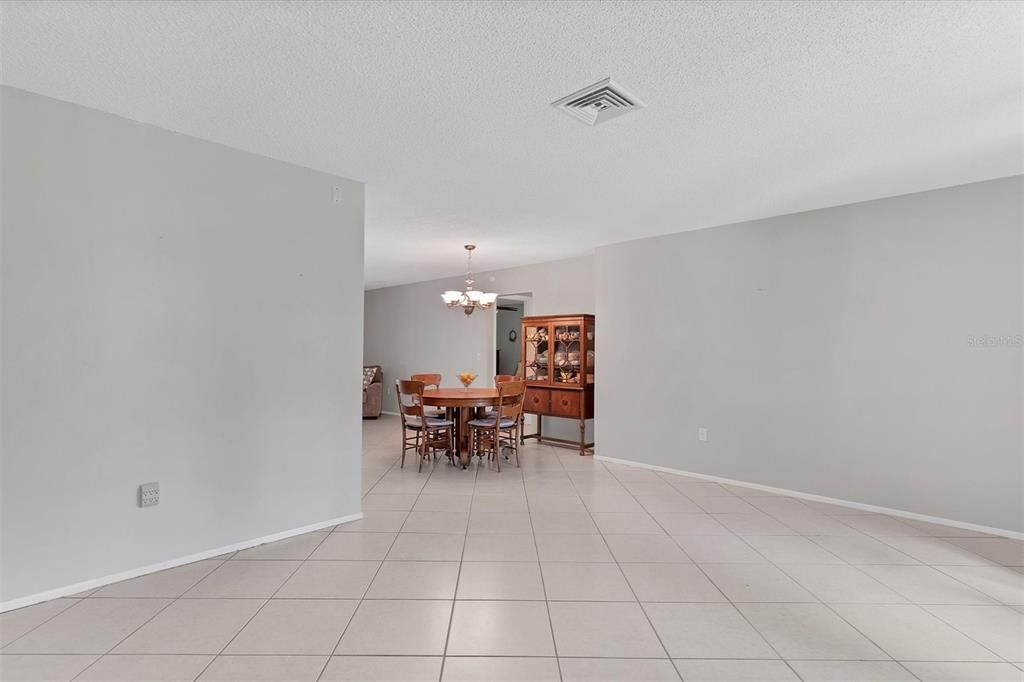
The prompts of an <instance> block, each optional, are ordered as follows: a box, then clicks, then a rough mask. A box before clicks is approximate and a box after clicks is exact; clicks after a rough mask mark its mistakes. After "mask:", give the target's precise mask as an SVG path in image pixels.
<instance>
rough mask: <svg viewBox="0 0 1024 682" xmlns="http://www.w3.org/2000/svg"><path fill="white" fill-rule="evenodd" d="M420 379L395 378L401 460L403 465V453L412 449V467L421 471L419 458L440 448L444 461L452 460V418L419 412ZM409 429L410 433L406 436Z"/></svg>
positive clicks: (453, 426)
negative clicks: (416, 460) (414, 463)
mask: <svg viewBox="0 0 1024 682" xmlns="http://www.w3.org/2000/svg"><path fill="white" fill-rule="evenodd" d="M423 388H424V384H423V382H422V381H412V380H411V379H409V380H404V379H399V380H398V381H396V382H395V391H396V392H397V393H398V413H399V416H400V417H401V420H402V463H401V465H400V467H399V468H402V467H405V453H406V451H407V450H410V449H411V450H413V451H414V452H416V454H417V455H419V460H420V462H419V466H418V467H417V468H416V471H423V460H425V459H429V458H430V457H431V454H434V455H436V453H437V452H438V451H439V450H444V452H445V454H446V455H447V456H448V461H450V462H452V463H453V464H454V461H455V460H454V455H455V422H453V421H452V420H450V419H439V418H437V417H431V416H429V415H427V414H425V413H424V412H423ZM410 432H411V433H412V435H411V436H410V435H409V434H410Z"/></svg>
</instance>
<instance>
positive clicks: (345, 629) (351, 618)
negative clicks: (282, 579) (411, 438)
mask: <svg viewBox="0 0 1024 682" xmlns="http://www.w3.org/2000/svg"><path fill="white" fill-rule="evenodd" d="M402 435H403V438H404V435H405V434H404V433H403V434H402ZM400 460H401V454H399V455H398V456H397V457H395V458H394V459H393V460H392V461H391V466H389V467H388V468H387V469H386V470H385V471H384V473H382V474H381V475H380V476H379V477H378V478H377V480H376V481H374V483H373V485H372V486H370V488H369V489H368V490H367V491H366V492H365V493H363V494H362V495H361V496H360V498H359V507H360V509H362V506H363V500H364V498H365V497H366V496H367V495H369V494H370V491H372V490H373V489H374V488H376V487H377V485H378V484H379V483H380V482H381V481H382V480H384V477H385V476H387V475H388V474H389V473H391V472H392V471H393V470H394V468H395V465H397V464H398V463H399V461H400ZM360 465H361V462H360ZM428 478H429V476H428ZM424 485H426V481H424ZM422 490H423V487H422V486H421V487H420V492H418V493H416V500H418V499H419V496H420V494H422ZM416 500H413V506H415V504H416ZM411 513H412V507H410V510H409V511H408V512H406V515H405V519H404V520H403V521H402V525H401V526H399V527H398V531H399V532H401V530H402V528H403V527H404V526H405V522H406V521H408V520H409V514H411ZM364 518H365V512H364ZM335 528H337V526H335ZM331 533H334V528H332V529H331ZM328 537H330V535H328ZM324 539H325V540H326V538H324ZM397 541H398V533H395V537H394V538H393V539H392V540H391V544H390V545H388V549H387V551H386V552H384V557H383V558H382V559H381V560H380V563H379V564H378V565H377V570H376V571H374V573H373V577H372V578H370V580H369V582H367V583H366V589H364V590H363V595H362V597H360V598H359V600H358V601H357V602H356V607H355V608H354V609H352V615H351V616H349V618H348V621H347V622H346V623H345V627H343V628H342V629H341V634H339V635H338V641H336V642H335V643H334V646H333V647H332V648H331V653H329V654H327V660H326V661H324V664H323V666H321V667H320V672H319V673H317V676H316V682H320V678H321V677H323V675H324V672H326V671H327V666H329V665H330V664H331V659H332V658H333V657H334V656H335V654H336V653H337V651H338V647H339V646H341V640H342V639H344V637H345V633H346V632H348V629H349V626H351V625H352V621H354V620H355V618H356V614H357V613H358V612H359V607H360V606H362V605H363V597H365V596H366V592H367V591H369V589H370V586H371V585H373V581H374V580H376V579H377V574H378V573H380V569H381V567H382V566H383V565H384V560H385V559H387V556H388V554H390V553H391V549H392V547H394V546H395V542H397ZM318 547H319V545H318ZM315 551H316V550H314V552H315ZM309 556H313V554H312V553H310V555H309ZM306 560H307V561H308V560H309V558H308V557H307V559H306ZM303 563H305V562H303Z"/></svg>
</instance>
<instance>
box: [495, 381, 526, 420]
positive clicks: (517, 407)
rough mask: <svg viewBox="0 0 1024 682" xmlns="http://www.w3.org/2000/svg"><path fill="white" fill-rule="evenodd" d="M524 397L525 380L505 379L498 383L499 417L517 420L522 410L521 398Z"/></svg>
mask: <svg viewBox="0 0 1024 682" xmlns="http://www.w3.org/2000/svg"><path fill="white" fill-rule="evenodd" d="M525 397H526V382H525V381H506V382H504V383H502V384H498V412H499V417H500V419H505V418H509V419H515V420H517V421H518V420H519V417H520V415H521V414H522V411H523V398H525ZM500 419H499V421H500Z"/></svg>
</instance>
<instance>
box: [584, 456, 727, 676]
mask: <svg viewBox="0 0 1024 682" xmlns="http://www.w3.org/2000/svg"><path fill="white" fill-rule="evenodd" d="M602 466H604V464H602ZM605 470H606V471H608V473H609V474H611V476H612V478H614V479H615V480H616V481H618V483H619V485H620V486H622V488H623V489H624V490H625V491H626V492H627V493H629V496H630V497H631V498H632V499H633V501H634V502H636V503H637V504H640V501H639V500H638V499H636V495H634V494H633V491H631V490H629V489H628V488H626V486H625V485H623V484H622V481H620V480H619V477H618V476H616V475H615V472H613V471H610V470H608V469H607V467H605ZM570 482H571V483H572V486H573V489H575V490H576V491H577V493H576V494H577V496H579V497H580V499H582V496H580V495H579V489H578V488H576V483H575V481H572V480H571V479H570ZM640 506H641V508H643V505H642V504H641V505H640ZM583 508H584V509H585V510H586V512H587V516H588V517H589V518H590V522H591V523H593V524H594V527H595V528H596V529H597V533H598V535H599V536H600V538H601V541H602V542H603V543H604V546H605V547H606V548H607V549H608V554H610V555H611V557H612V561H614V562H615V567H616V568H618V569H619V575H621V576H622V579H623V580H624V581H625V583H626V585H627V586H628V587H629V591H630V592H632V593H633V598H634V599H636V604H637V606H638V607H640V612H641V613H642V614H644V618H645V619H646V620H647V625H648V626H650V628H651V632H653V633H654V636H655V637H656V638H657V639H658V644H660V645H661V648H662V650H663V651H664V652H665V658H666V659H667V660H668V662H669V665H671V666H672V670H673V672H675V674H676V676H677V677H678V678H679V679H680V680H682V679H683V676H682V673H680V672H679V669H678V668H677V667H676V664H675V662H674V661H673V660H672V654H671V653H670V652H669V650H668V647H667V646H665V642H664V640H662V638H661V634H660V633H659V632H658V629H657V628H656V627H654V622H653V621H651V616H650V614H648V613H647V609H645V608H644V605H643V602H641V601H640V596H639V595H638V594H637V593H636V590H635V589H634V588H633V584H632V583H631V582H629V578H628V577H627V576H626V572H625V571H623V570H622V564H621V563H619V558H618V557H617V556H615V552H614V551H612V547H611V545H610V544H608V539H607V538H606V537H605V536H604V532H602V530H601V526H600V525H598V523H597V521H596V520H595V519H594V515H593V512H591V511H590V507H589V506H587V503H586V502H585V501H584V502H583ZM644 513H647V512H646V510H645V511H644ZM647 515H648V516H650V514H647ZM651 519H652V520H654V521H655V523H657V520H655V519H654V517H651ZM658 527H659V528H661V524H658ZM664 531H665V529H664V528H662V532H664ZM670 537H671V536H670ZM683 553H684V554H685V552H683ZM712 584H714V583H712ZM715 589H718V586H717V585H715ZM719 592H720V593H721V590H719ZM722 596H723V597H724V596H725V595H724V594H723V595H722ZM658 660H660V659H658Z"/></svg>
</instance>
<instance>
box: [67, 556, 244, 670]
mask: <svg viewBox="0 0 1024 682" xmlns="http://www.w3.org/2000/svg"><path fill="white" fill-rule="evenodd" d="M225 563H227V559H224V560H223V561H221V562H220V565H219V566H217V567H216V568H214V569H213V570H211V571H210V572H209V573H207V574H206V575H204V576H203V577H201V578H199V579H198V580H196V581H195V582H194V583H193V584H192V585H191V586H190V587H186V588H185V589H184V590H183V591H182V593H181V594H180V595H178V596H177V597H172V598H170V601H169V602H167V603H166V604H164V606H163V608H161V609H159V610H158V611H157V612H156V613H154V614H153V615H152V616H151V617H149V618H147V619H146V620H145V621H144V622H142V623H140V624H139V626H138V627H137V628H135V629H134V630H132V631H131V632H130V633H128V634H127V635H125V636H124V637H122V638H121V639H120V640H118V641H117V643H116V644H114V646H112V647H110V648H109V649H107V651H105V652H104V653H102V654H100V655H99V656H98V657H97V658H96V660H95V661H93V662H92V663H90V664H89V665H87V666H86V667H85V669H84V670H82V671H80V672H79V673H78V674H77V675H75V676H74V677H72V678H71V679H72V680H76V679H78V678H80V677H81V676H82V675H84V674H85V672H86V670H89V669H90V668H92V667H93V666H94V665H96V664H97V663H99V662H100V660H101V659H102V658H103V657H104V656H107V655H109V654H110V652H112V651H113V650H114V649H116V648H117V647H119V646H121V644H123V643H124V642H125V641H126V640H127V639H128V638H129V637H131V636H132V635H134V634H135V633H136V632H138V631H139V630H141V629H142V628H144V627H145V626H146V625H148V624H149V623H151V622H153V620H154V619H155V618H156V617H157V616H159V615H160V614H161V613H163V612H164V611H166V610H167V609H169V608H171V606H172V605H174V604H175V603H177V601H178V600H179V599H181V598H182V597H183V596H184V595H185V593H186V592H188V591H189V590H191V589H193V588H194V587H195V586H196V585H198V584H199V583H201V582H203V581H204V580H206V579H207V578H208V577H209V576H210V574H211V573H213V572H214V571H216V570H217V569H218V568H220V567H221V566H223V565H224V564H225ZM186 565H187V564H186ZM168 570H171V569H168ZM101 589H102V588H101ZM97 591H98V590H97ZM94 594H95V593H94ZM90 596H91V595H90ZM143 598H146V599H148V598H149V597H143ZM83 601H84V600H83ZM76 606H77V604H76ZM211 661H212V659H211ZM196 677H198V675H197V676H196Z"/></svg>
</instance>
